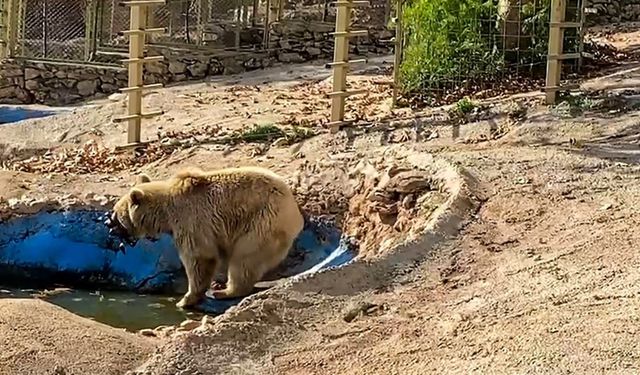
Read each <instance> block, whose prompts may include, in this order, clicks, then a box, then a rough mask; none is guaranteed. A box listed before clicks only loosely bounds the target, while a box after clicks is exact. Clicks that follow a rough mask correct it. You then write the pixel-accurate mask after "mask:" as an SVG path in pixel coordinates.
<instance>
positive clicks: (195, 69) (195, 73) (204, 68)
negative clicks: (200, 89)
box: [187, 62, 209, 78]
mask: <svg viewBox="0 0 640 375" xmlns="http://www.w3.org/2000/svg"><path fill="white" fill-rule="evenodd" d="M187 70H189V73H191V76H192V77H197V78H202V77H204V76H206V75H207V72H208V71H209V65H207V64H205V63H201V62H196V63H195V64H192V65H189V67H188V68H187Z"/></svg>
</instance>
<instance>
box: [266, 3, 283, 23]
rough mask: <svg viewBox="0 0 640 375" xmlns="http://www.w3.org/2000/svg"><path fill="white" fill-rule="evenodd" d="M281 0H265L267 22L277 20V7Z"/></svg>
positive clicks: (278, 7)
mask: <svg viewBox="0 0 640 375" xmlns="http://www.w3.org/2000/svg"><path fill="white" fill-rule="evenodd" d="M281 1H282V0H267V4H268V5H267V9H268V10H269V22H276V21H278V9H280V5H279V3H280V2H281Z"/></svg>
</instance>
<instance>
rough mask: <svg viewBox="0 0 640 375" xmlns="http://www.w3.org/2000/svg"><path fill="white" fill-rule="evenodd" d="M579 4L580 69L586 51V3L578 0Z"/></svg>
mask: <svg viewBox="0 0 640 375" xmlns="http://www.w3.org/2000/svg"><path fill="white" fill-rule="evenodd" d="M578 4H580V13H579V17H580V20H579V21H578V22H580V30H579V34H578V35H579V36H578V43H579V44H578V52H579V53H580V57H578V71H580V70H582V54H583V52H584V32H585V29H584V23H585V7H586V4H585V2H584V0H578Z"/></svg>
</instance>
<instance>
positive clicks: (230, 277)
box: [114, 167, 304, 307]
mask: <svg viewBox="0 0 640 375" xmlns="http://www.w3.org/2000/svg"><path fill="white" fill-rule="evenodd" d="M114 218H116V219H117V220H118V222H119V224H120V225H121V226H122V227H123V228H125V230H126V232H128V233H129V234H130V235H131V236H133V237H136V238H142V237H157V236H158V235H159V234H161V233H170V234H172V235H173V237H174V240H175V243H176V247H177V248H178V251H179V255H180V259H181V261H182V264H183V265H184V268H185V271H186V273H187V279H188V281H189V290H188V291H187V293H186V294H185V296H184V297H183V298H182V300H181V301H180V302H178V303H177V306H178V307H188V306H193V305H195V304H197V303H198V302H200V300H201V299H202V298H203V297H204V294H205V292H206V291H207V289H208V288H209V285H210V283H211V281H212V279H213V276H214V274H215V273H217V272H220V271H222V272H225V271H226V273H227V286H226V289H224V290H220V291H215V292H214V296H215V297H216V298H236V297H242V296H245V295H248V294H250V293H251V292H252V290H253V287H254V284H255V283H256V282H258V281H260V279H261V278H262V277H263V276H264V274H265V273H266V272H268V271H270V270H272V269H273V268H275V267H276V266H277V265H278V264H279V263H280V262H282V261H283V260H284V259H285V258H286V256H287V254H288V252H289V250H290V248H291V246H292V245H293V241H294V240H295V238H296V237H297V236H298V234H299V233H300V232H301V231H302V228H303V224H304V220H303V217H302V214H301V212H300V209H299V208H298V204H297V203H296V200H295V199H294V196H293V193H292V192H291V190H290V188H289V187H288V186H287V184H286V183H285V182H284V181H283V180H282V178H280V177H279V176H277V175H276V174H274V173H273V172H271V171H269V170H266V169H262V168H255V167H243V168H230V169H222V170H216V171H212V172H204V171H202V170H199V169H189V170H184V171H182V172H180V173H178V174H176V175H175V176H174V177H172V178H170V179H168V180H164V181H150V179H149V178H148V177H146V176H141V177H139V178H138V181H137V183H136V186H135V187H133V188H132V189H131V190H130V191H129V193H128V194H126V195H124V196H123V197H122V198H121V199H120V200H119V201H118V202H117V203H116V205H115V206H114Z"/></svg>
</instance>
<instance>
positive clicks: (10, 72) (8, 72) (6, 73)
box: [0, 67, 23, 77]
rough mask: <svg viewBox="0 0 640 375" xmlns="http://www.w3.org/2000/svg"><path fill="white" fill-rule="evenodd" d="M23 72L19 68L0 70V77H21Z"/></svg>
mask: <svg viewBox="0 0 640 375" xmlns="http://www.w3.org/2000/svg"><path fill="white" fill-rule="evenodd" d="M22 75H23V71H22V69H20V68H12V67H7V68H4V69H2V70H0V76H2V77H21V76H22Z"/></svg>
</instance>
